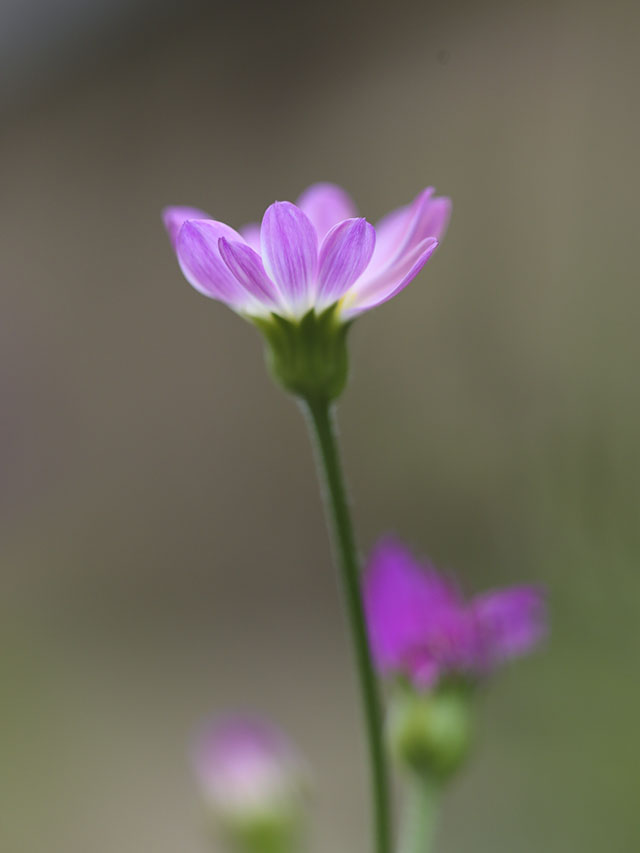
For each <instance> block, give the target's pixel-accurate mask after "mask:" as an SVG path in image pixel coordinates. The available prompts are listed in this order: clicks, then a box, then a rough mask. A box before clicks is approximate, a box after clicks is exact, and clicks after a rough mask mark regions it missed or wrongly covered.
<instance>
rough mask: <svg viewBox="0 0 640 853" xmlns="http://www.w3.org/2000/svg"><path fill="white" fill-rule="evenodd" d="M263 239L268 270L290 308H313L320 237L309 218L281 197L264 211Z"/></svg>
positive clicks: (261, 232)
mask: <svg viewBox="0 0 640 853" xmlns="http://www.w3.org/2000/svg"><path fill="white" fill-rule="evenodd" d="M260 242H261V248H262V252H261V254H262V260H263V263H264V267H265V270H266V271H267V274H268V276H269V277H270V278H271V280H272V281H274V282H275V284H276V286H277V287H278V290H279V291H280V294H281V295H282V297H283V299H284V300H285V302H286V303H287V305H288V306H289V308H290V310H292V311H294V312H295V313H300V312H304V311H305V310H307V309H308V308H310V307H311V297H312V288H313V286H314V284H315V276H316V268H317V263H318V240H317V237H316V232H315V229H314V227H313V225H312V224H311V222H310V221H309V219H308V218H307V217H306V216H305V214H304V213H303V212H302V211H301V210H300V208H298V207H296V206H295V204H291V202H289V201H277V202H275V204H272V205H271V206H270V207H268V208H267V210H266V212H265V214H264V217H263V219H262V227H261V229H260Z"/></svg>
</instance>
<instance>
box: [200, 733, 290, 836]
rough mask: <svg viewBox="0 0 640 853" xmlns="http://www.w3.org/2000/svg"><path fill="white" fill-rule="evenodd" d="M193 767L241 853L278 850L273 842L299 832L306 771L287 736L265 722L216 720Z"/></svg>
mask: <svg viewBox="0 0 640 853" xmlns="http://www.w3.org/2000/svg"><path fill="white" fill-rule="evenodd" d="M194 766H195V771H196V774H197V777H198V780H199V782H200V786H201V788H202V792H203V795H204V799H205V803H206V804H207V806H208V808H209V809H210V811H211V812H212V814H213V815H214V816H215V817H216V818H217V819H218V821H219V823H220V826H221V828H222V829H223V830H224V832H225V833H226V835H227V836H228V837H229V838H230V839H231V840H232V841H233V842H234V844H235V845H236V846H238V847H239V848H241V849H246V850H247V851H249V850H250V851H254V850H255V851H261V850H262V849H263V848H264V849H265V850H267V849H268V850H271V849H276V848H274V847H273V844H274V838H277V839H280V840H281V839H283V838H289V837H290V836H292V835H295V834H297V832H298V831H299V828H300V823H301V818H302V813H303V799H304V796H303V795H304V788H305V782H306V768H305V766H304V762H303V761H302V759H301V758H300V756H299V755H298V754H297V752H296V751H295V749H294V748H293V746H292V744H291V743H290V742H289V740H288V739H287V737H286V736H285V735H284V733H283V732H281V731H280V730H279V729H277V728H276V727H275V726H273V725H271V724H270V723H268V722H267V721H265V720H263V719H260V718H257V717H249V716H230V717H224V718H222V719H219V720H216V721H214V722H213V723H212V724H210V725H209V726H208V727H207V728H206V729H205V731H204V732H203V734H202V736H201V737H200V739H199V741H198V743H197V745H196V749H195V753H194ZM277 849H280V848H279V847H278V848H277ZM287 849H288V848H287Z"/></svg>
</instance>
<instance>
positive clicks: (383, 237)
mask: <svg viewBox="0 0 640 853" xmlns="http://www.w3.org/2000/svg"><path fill="white" fill-rule="evenodd" d="M433 193H434V190H433V187H427V188H426V189H425V190H423V191H422V192H421V193H419V194H418V196H416V198H415V199H414V200H413V202H412V203H411V204H410V205H408V206H407V207H400V208H398V209H397V210H393V211H392V212H391V213H388V214H387V215H386V216H385V217H383V218H382V219H381V220H380V222H378V223H377V225H376V236H377V239H376V250H375V252H374V253H373V258H372V259H371V263H370V265H369V268H368V270H367V276H374V275H376V274H377V273H378V272H380V271H381V270H382V269H384V268H385V267H387V266H389V265H390V264H392V263H396V262H397V261H398V260H399V259H400V257H401V256H402V255H403V254H407V253H408V252H410V251H412V250H413V249H414V248H415V247H416V245H417V244H418V243H420V242H422V241H423V240H426V238H427V237H435V238H436V240H438V241H439V240H440V239H441V238H442V237H443V235H444V233H445V231H446V228H447V225H448V222H449V218H450V216H451V201H450V200H449V199H448V198H444V197H443V198H433Z"/></svg>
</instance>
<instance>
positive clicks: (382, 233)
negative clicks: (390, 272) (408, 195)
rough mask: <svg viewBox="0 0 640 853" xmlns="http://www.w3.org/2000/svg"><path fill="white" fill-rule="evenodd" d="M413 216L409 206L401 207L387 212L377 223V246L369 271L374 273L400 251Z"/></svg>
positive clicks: (371, 273)
mask: <svg viewBox="0 0 640 853" xmlns="http://www.w3.org/2000/svg"><path fill="white" fill-rule="evenodd" d="M410 218H411V210H410V208H409V207H399V208H398V209H397V210H392V211H391V213H387V215H386V216H384V217H383V218H382V219H381V220H380V221H379V222H377V223H376V248H375V250H374V253H373V257H372V258H371V263H370V264H369V270H368V273H369V274H370V275H373V273H374V272H375V271H377V270H380V269H382V268H383V267H384V266H386V264H387V262H388V261H389V260H390V259H391V257H392V256H393V255H394V254H395V253H396V252H397V251H398V248H399V246H400V243H401V242H402V238H403V237H404V235H405V233H406V231H407V229H408V227H409V220H410Z"/></svg>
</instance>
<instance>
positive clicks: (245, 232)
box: [240, 222, 260, 253]
mask: <svg viewBox="0 0 640 853" xmlns="http://www.w3.org/2000/svg"><path fill="white" fill-rule="evenodd" d="M240 233H241V234H242V236H243V237H244V241H245V243H247V244H248V245H249V246H251V248H252V249H253V250H254V252H258V253H259V252H260V225H259V224H258V223H257V222H250V223H249V224H248V225H243V226H242V228H241V229H240Z"/></svg>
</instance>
